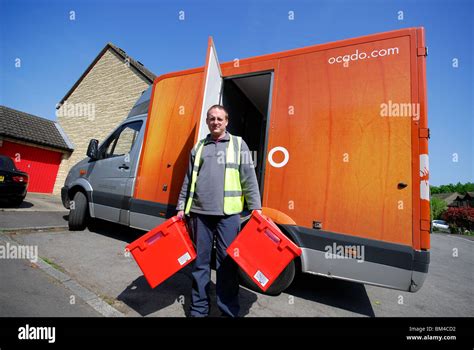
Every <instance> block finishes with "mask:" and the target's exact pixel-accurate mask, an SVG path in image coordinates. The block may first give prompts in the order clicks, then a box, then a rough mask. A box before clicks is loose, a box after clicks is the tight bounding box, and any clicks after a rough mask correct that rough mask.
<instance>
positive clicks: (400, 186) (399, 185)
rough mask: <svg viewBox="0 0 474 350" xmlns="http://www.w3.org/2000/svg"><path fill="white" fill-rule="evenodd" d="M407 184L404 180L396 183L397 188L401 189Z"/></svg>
mask: <svg viewBox="0 0 474 350" xmlns="http://www.w3.org/2000/svg"><path fill="white" fill-rule="evenodd" d="M407 186H408V185H407V184H406V183H404V182H399V183H398V185H397V188H398V189H399V190H403V189H404V188H405V187H407Z"/></svg>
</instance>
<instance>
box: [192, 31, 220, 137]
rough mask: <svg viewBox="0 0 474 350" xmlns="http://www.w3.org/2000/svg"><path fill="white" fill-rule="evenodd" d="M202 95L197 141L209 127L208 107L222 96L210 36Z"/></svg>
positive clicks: (217, 63) (216, 61) (204, 135)
mask: <svg viewBox="0 0 474 350" xmlns="http://www.w3.org/2000/svg"><path fill="white" fill-rule="evenodd" d="M202 91H203V97H202V108H201V115H200V119H199V122H198V137H197V140H196V142H197V141H199V140H201V139H203V138H205V137H206V135H207V134H208V133H209V129H208V127H207V124H206V117H207V115H206V113H207V110H208V109H209V107H211V106H212V105H215V104H219V103H220V102H221V96H222V72H221V67H220V64H219V60H218V59H217V53H216V48H215V46H214V41H213V40H212V36H210V37H209V41H208V44H207V55H206V65H205V70H204V87H203V90H202Z"/></svg>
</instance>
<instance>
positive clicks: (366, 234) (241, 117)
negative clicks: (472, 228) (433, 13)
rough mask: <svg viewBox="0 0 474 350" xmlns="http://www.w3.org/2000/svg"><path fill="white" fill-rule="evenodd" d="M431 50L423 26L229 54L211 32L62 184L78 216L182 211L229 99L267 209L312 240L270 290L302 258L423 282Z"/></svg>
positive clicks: (317, 266)
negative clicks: (216, 107)
mask: <svg viewBox="0 0 474 350" xmlns="http://www.w3.org/2000/svg"><path fill="white" fill-rule="evenodd" d="M426 56H427V48H426V44H425V33H424V29H423V28H407V29H401V30H395V31H391V32H386V33H380V34H374V35H368V36H363V37H358V38H353V39H347V40H341V41H336V42H331V43H327V44H320V45H315V46H309V47H304V48H299V49H294V50H289V51H283V52H278V53H271V54H267V55H263V56H257V57H251V58H245V59H235V60H233V61H231V62H226V63H222V64H221V63H219V61H218V58H217V53H216V49H215V46H214V43H213V41H212V38H210V39H209V43H208V48H207V57H206V63H205V66H203V67H199V68H193V69H189V70H184V71H179V72H174V73H169V74H165V75H162V76H159V77H157V78H156V79H155V81H154V83H153V85H152V86H151V87H150V89H149V90H147V91H146V92H144V93H143V94H142V96H141V97H140V99H139V100H138V101H137V103H136V104H135V106H134V107H133V108H132V110H131V112H130V114H129V116H128V117H127V119H126V120H125V121H124V122H123V123H121V124H120V125H119V126H118V127H117V129H116V130H114V131H113V132H112V133H111V134H110V135H109V137H108V138H106V139H105V140H104V141H103V142H102V143H101V144H100V145H99V143H98V141H97V140H91V142H90V144H89V149H88V152H87V156H88V157H87V158H85V159H84V160H83V161H81V162H79V163H78V164H77V165H76V166H74V167H73V168H72V169H71V171H70V173H69V175H68V178H67V179H66V182H65V186H64V187H63V189H62V197H63V203H64V205H65V206H66V207H67V208H70V210H71V212H70V215H69V220H70V223H69V225H70V228H71V229H73V230H74V229H82V228H83V227H84V223H85V220H86V218H88V217H93V218H94V217H97V218H102V219H105V220H109V221H113V222H117V223H121V224H123V225H128V226H131V227H135V228H140V229H143V230H150V229H152V228H153V227H155V226H157V225H159V224H160V223H162V222H163V221H164V220H166V219H167V218H169V217H171V216H173V215H175V214H176V210H175V208H176V204H177V198H178V194H179V191H180V188H181V185H182V182H183V179H184V176H185V173H186V170H187V169H186V168H187V164H188V159H189V152H190V150H191V148H192V147H193V146H194V145H195V144H196V143H197V142H198V140H200V139H202V138H204V137H205V136H206V134H207V133H208V129H207V126H206V124H205V118H206V111H207V109H208V108H209V106H211V105H213V104H217V103H220V104H223V105H224V106H225V107H226V109H227V110H228V112H229V125H228V127H227V130H228V131H229V132H230V133H232V134H234V135H239V136H241V137H242V138H243V139H244V140H245V141H246V143H247V144H248V145H249V148H250V150H251V151H252V154H253V162H254V164H255V171H256V174H257V179H258V182H259V187H260V192H261V196H262V205H263V213H264V214H265V215H267V216H269V217H270V218H271V219H272V220H273V221H274V222H275V223H276V224H277V225H278V226H279V228H280V229H281V230H282V231H283V232H284V233H285V234H286V235H287V236H288V237H289V238H290V239H291V240H292V241H294V242H295V243H296V244H297V245H298V246H299V247H300V248H301V249H302V255H301V257H299V258H298V259H296V260H295V261H293V262H292V263H290V265H288V266H287V268H286V269H285V270H284V271H283V273H282V274H281V275H280V277H279V278H278V280H277V281H276V282H275V283H274V284H273V285H272V288H271V289H270V290H269V291H268V292H269V293H270V294H277V293H280V292H281V291H283V290H284V289H285V288H287V287H288V286H289V285H290V284H291V282H292V280H293V278H294V276H295V272H297V271H298V270H300V271H301V272H303V273H309V274H316V275H322V276H327V277H331V278H337V279H344V280H349V281H355V282H361V283H366V284H371V285H377V286H382V287H387V288H394V289H399V290H404V291H410V292H416V291H417V290H419V289H420V287H421V286H422V285H423V282H424V280H425V278H426V276H427V273H428V266H429V257H430V229H431V227H430V204H429V203H430V202H429V199H430V198H429V184H428V178H429V165H428V139H429V129H428V124H427V101H426V73H425V71H426V69H425V64H426ZM203 58H204V57H203ZM71 200H72V201H74V204H75V205H74V206H73V207H71V206H70V202H71ZM249 214H250V213H249V212H244V213H242V222H243V223H245V220H246V219H248V217H249Z"/></svg>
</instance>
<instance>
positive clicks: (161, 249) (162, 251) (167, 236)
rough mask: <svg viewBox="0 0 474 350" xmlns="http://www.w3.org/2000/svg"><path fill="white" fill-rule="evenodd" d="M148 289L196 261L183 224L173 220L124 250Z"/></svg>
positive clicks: (177, 219)
mask: <svg viewBox="0 0 474 350" xmlns="http://www.w3.org/2000/svg"><path fill="white" fill-rule="evenodd" d="M126 249H127V250H129V251H130V252H131V253H132V255H133V257H134V259H135V261H136V262H137V264H138V266H139V267H140V269H141V270H142V272H143V274H144V275H145V278H146V280H147V281H148V284H149V285H150V286H151V288H155V287H156V286H157V285H159V284H160V283H161V282H163V281H164V280H166V279H167V278H168V277H170V276H172V275H174V274H175V273H176V272H177V271H179V270H181V269H182V268H183V267H185V266H186V265H188V264H189V263H190V262H192V261H193V260H194V259H195V258H196V251H195V250H194V247H193V243H192V241H191V239H190V238H189V234H188V229H187V227H186V224H185V222H184V220H181V219H179V218H178V217H177V216H173V217H172V218H170V219H168V220H167V221H165V222H164V223H162V224H161V225H159V226H157V227H155V228H154V229H153V230H151V231H149V232H147V233H146V234H145V235H143V236H142V237H140V238H139V239H137V240H136V241H134V242H132V243H130V244H129V245H128V246H127V247H126Z"/></svg>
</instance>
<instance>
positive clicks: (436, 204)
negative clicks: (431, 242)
mask: <svg viewBox="0 0 474 350" xmlns="http://www.w3.org/2000/svg"><path fill="white" fill-rule="evenodd" d="M430 207H431V220H436V219H441V215H442V214H443V212H444V211H445V210H446V208H447V207H448V205H447V204H446V202H445V201H444V200H442V199H439V198H434V197H432V198H431V200H430Z"/></svg>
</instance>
